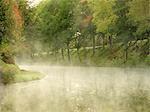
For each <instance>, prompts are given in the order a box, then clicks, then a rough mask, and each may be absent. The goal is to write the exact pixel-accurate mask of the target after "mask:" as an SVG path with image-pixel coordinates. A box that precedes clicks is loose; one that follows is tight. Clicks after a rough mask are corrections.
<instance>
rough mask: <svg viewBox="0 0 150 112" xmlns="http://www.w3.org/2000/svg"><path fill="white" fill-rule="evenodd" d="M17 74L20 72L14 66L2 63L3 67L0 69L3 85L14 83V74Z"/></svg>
mask: <svg viewBox="0 0 150 112" xmlns="http://www.w3.org/2000/svg"><path fill="white" fill-rule="evenodd" d="M19 72H20V70H19V68H18V67H17V66H16V65H12V64H4V63H3V66H2V68H1V73H2V76H1V78H2V82H3V83H4V84H9V83H12V82H14V80H15V74H18V73H19Z"/></svg>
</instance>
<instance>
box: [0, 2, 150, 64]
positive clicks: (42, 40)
mask: <svg viewBox="0 0 150 112" xmlns="http://www.w3.org/2000/svg"><path fill="white" fill-rule="evenodd" d="M2 1H4V0H2ZM8 1H9V0H8ZM0 3H1V4H2V6H3V5H6V4H3V2H0ZM16 4H17V5H16V6H17V9H18V10H19V12H20V14H19V13H17V14H19V15H21V18H22V20H23V23H22V30H21V31H20V32H21V35H17V36H18V37H21V38H20V39H21V42H20V41H18V40H16V41H15V43H14V44H16V43H20V44H19V45H20V48H23V49H24V50H18V51H17V54H19V56H21V55H24V54H27V55H31V57H33V58H34V57H36V56H35V55H34V54H42V53H43V52H46V53H45V54H46V56H45V55H44V56H43V55H41V56H40V57H41V58H45V57H47V58H51V60H53V61H54V62H62V60H63V62H66V61H67V62H77V61H78V63H86V62H90V63H96V64H95V65H99V63H101V64H100V65H103V64H104V63H105V62H106V63H109V62H111V61H112V60H113V62H114V60H115V62H114V63H119V64H123V63H127V62H128V61H130V62H131V63H132V64H133V63H134V64H136V63H137V64H139V63H147V64H149V60H150V55H149V54H150V49H149V48H150V43H149V39H150V7H149V4H150V3H149V0H45V1H43V2H41V3H40V4H39V5H38V6H35V7H30V6H29V5H28V3H27V2H26V1H25V0H20V1H17V2H16ZM2 10H4V9H2ZM15 11H16V10H15ZM5 12H6V11H5V10H4V11H3V13H5ZM1 13H2V12H1ZM0 17H1V18H3V17H4V15H3V14H0ZM5 17H7V16H6V15H5ZM16 17H18V15H16ZM1 20H2V19H1ZM3 21H4V20H3ZM8 21H9V19H7V20H5V22H6V23H7V22H8ZM11 22H12V20H11ZM13 23H14V22H13ZM3 26H6V25H5V24H4V25H3ZM9 29H10V28H9ZM13 30H15V29H13ZM0 31H1V32H3V30H2V29H0ZM5 32H6V31H5ZM16 32H19V31H18V30H16ZM16 32H15V34H16ZM5 35H6V33H5V34H4V33H3V36H1V38H0V40H1V46H2V45H3V44H2V43H3V42H2V41H4V40H5V39H4V37H5ZM9 37H10V36H9ZM8 40H10V39H8ZM6 43H7V42H6ZM9 45H10V44H9ZM12 51H14V50H12ZM49 52H51V53H49ZM104 60H105V61H104Z"/></svg>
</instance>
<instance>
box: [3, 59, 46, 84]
mask: <svg viewBox="0 0 150 112" xmlns="http://www.w3.org/2000/svg"><path fill="white" fill-rule="evenodd" d="M43 77H44V75H43V74H41V73H39V72H34V71H26V70H20V69H19V67H18V66H17V65H13V64H6V63H4V62H3V61H1V60H0V82H1V83H4V84H10V83H18V82H27V81H32V80H39V79H41V78H43Z"/></svg>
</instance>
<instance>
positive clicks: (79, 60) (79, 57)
mask: <svg viewBox="0 0 150 112" xmlns="http://www.w3.org/2000/svg"><path fill="white" fill-rule="evenodd" d="M77 54H78V58H79V61H80V62H81V58H80V52H79V48H77Z"/></svg>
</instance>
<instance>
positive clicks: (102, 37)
mask: <svg viewBox="0 0 150 112" xmlns="http://www.w3.org/2000/svg"><path fill="white" fill-rule="evenodd" d="M104 39H105V37H104V36H102V41H103V49H104V48H105V40H104Z"/></svg>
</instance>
